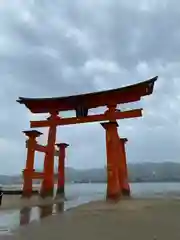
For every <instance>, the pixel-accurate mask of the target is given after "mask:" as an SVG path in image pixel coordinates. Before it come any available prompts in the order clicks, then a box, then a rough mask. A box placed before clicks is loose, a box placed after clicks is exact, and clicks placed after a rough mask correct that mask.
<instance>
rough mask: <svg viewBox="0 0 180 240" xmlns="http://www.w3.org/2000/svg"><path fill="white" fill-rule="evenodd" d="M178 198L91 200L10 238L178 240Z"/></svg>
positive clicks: (20, 229) (179, 205)
mask: <svg viewBox="0 0 180 240" xmlns="http://www.w3.org/2000/svg"><path fill="white" fill-rule="evenodd" d="M179 230H180V201H179V200H174V199H125V200H121V201H120V202H118V203H111V202H109V203H108V202H105V201H97V202H91V203H88V204H84V205H82V206H79V207H77V208H74V209H71V210H69V211H66V212H64V213H61V214H59V215H56V216H50V217H47V218H44V219H43V220H42V221H41V222H33V223H31V224H29V225H27V226H26V227H20V228H19V229H18V230H16V231H15V233H14V236H12V239H19V240H21V239H22V240H23V239H28V240H30V239H33V240H36V239H37V240H40V239H44V240H49V239H61V240H69V239H75V240H76V239H77V240H80V239H86V240H92V239H93V240H96V239H97V240H101V239H102V240H106V239H107V240H109V239H113V240H116V239H118V240H119V239H125V240H126V239H127V240H130V239H138V240H144V239H145V240H152V239H154V240H155V239H158V240H170V239H173V240H176V239H177V240H179V239H180V231H179Z"/></svg>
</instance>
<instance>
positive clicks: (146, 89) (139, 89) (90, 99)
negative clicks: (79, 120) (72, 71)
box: [17, 76, 158, 113]
mask: <svg viewBox="0 0 180 240" xmlns="http://www.w3.org/2000/svg"><path fill="white" fill-rule="evenodd" d="M157 78H158V77H157V76H156V77H153V78H151V79H149V80H147V81H144V82H140V83H137V84H134V85H130V86H127V87H122V88H117V89H112V90H106V91H101V92H94V93H87V94H81V95H74V96H68V97H53V98H24V97H19V99H18V100H17V102H19V103H20V104H24V105H25V106H26V107H27V108H28V109H29V110H30V111H31V112H32V113H48V112H50V111H53V110H54V111H68V110H76V109H77V108H78V107H80V106H81V107H84V108H86V109H91V108H97V107H100V106H107V105H114V104H123V103H129V102H135V101H139V100H140V99H141V97H143V96H146V95H150V94H152V92H153V87H154V83H155V81H156V80H157Z"/></svg>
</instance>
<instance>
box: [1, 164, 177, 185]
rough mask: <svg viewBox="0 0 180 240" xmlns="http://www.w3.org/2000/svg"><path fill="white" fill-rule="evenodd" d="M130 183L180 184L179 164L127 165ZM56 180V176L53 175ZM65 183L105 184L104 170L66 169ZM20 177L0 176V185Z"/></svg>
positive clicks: (20, 181)
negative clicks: (173, 182)
mask: <svg viewBox="0 0 180 240" xmlns="http://www.w3.org/2000/svg"><path fill="white" fill-rule="evenodd" d="M128 173H129V180H130V181H131V182H170V181H178V182H180V164H179V163H173V162H164V163H151V162H149V163H136V164H133V163H130V164H128ZM55 178H57V174H56V175H55ZM66 182H106V168H102V169H96V168H95V169H85V170H79V169H74V168H66ZM19 183H22V177H21V176H20V175H19V176H6V175H0V184H19Z"/></svg>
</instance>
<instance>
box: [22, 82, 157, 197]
mask: <svg viewBox="0 0 180 240" xmlns="http://www.w3.org/2000/svg"><path fill="white" fill-rule="evenodd" d="M157 78H158V77H154V78H152V79H149V80H147V81H144V82H141V83H138V84H134V85H130V86H127V87H122V88H117V89H112V90H108V91H102V92H95V93H88V94H81V95H75V96H68V97H58V98H24V97H20V98H19V100H17V102H19V103H20V104H24V105H25V106H26V107H27V108H28V109H29V110H30V111H31V112H32V113H37V114H38V113H49V114H50V116H49V117H48V118H47V120H42V121H31V122H30V126H31V128H42V127H49V134H48V140H47V145H46V146H44V147H43V152H44V153H45V159H44V172H43V173H42V176H41V177H42V179H43V183H42V188H41V196H52V195H53V188H54V152H55V143H56V129H57V126H63V125H71V124H78V123H79V124H80V123H88V122H103V121H105V122H103V123H101V125H102V126H103V128H104V129H105V132H106V150H107V199H119V197H120V195H121V194H122V193H126V194H129V185H128V182H127V181H128V180H127V164H126V158H125V148H124V144H125V142H126V139H124V140H123V139H120V138H119V136H118V131H117V127H118V124H117V122H116V120H117V119H126V118H135V117H141V116H142V109H132V110H128V111H120V110H118V109H117V105H118V104H125V103H130V102H136V101H139V100H140V99H141V98H142V97H143V96H146V95H150V94H152V92H153V88H154V83H155V81H156V80H157ZM102 106H106V107H107V110H106V111H105V112H104V113H102V114H96V115H89V114H88V110H89V109H93V108H97V107H102ZM70 110H75V111H76V116H74V117H71V118H63V117H61V116H59V112H62V111H70ZM31 132H33V134H31V137H30V138H31V140H29V141H31V142H32V141H34V140H32V139H35V138H36V137H37V136H39V135H40V133H39V132H37V131H31ZM25 133H26V134H27V132H25ZM28 134H29V133H28ZM32 135H33V136H32ZM29 144H30V143H29ZM31 144H32V145H33V143H31ZM31 144H30V145H31ZM64 146H65V145H64ZM31 147H32V146H31ZM39 150H40V149H39ZM41 150H42V149H41ZM62 159H63V161H64V153H63V157H62ZM29 162H30V164H26V169H25V170H24V172H26V176H27V177H26V179H31V181H30V180H26V181H24V191H26V194H27V195H28V191H29V192H30V191H31V190H32V178H33V176H32V169H33V162H34V155H33V153H32V152H31V153H29ZM60 168H61V167H60ZM62 168H63V171H64V164H63V165H62ZM39 177H40V176H39ZM28 181H29V182H28ZM25 185H27V186H26V187H25Z"/></svg>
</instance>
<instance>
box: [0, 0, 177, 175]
mask: <svg viewBox="0 0 180 240" xmlns="http://www.w3.org/2000/svg"><path fill="white" fill-rule="evenodd" d="M179 21H180V8H179V2H178V1H177V0H173V1H170V0H166V1H164V0H163V1H150V0H149V1H143V0H139V1H136V3H134V2H132V1H130V0H129V1H115V0H114V1H112V0H111V1H110V0H103V1H101V0H100V1H95V0H94V1H93V0H87V1H82V0H78V1H75V2H72V1H70V0H69V1H67V0H66V1H63V0H55V1H53V4H52V3H51V2H50V1H32V0H31V1H26V2H23V1H14V2H13V4H12V3H11V4H10V3H8V1H7V3H6V2H5V3H3V4H0V73H1V83H2V85H1V89H0V108H1V116H0V124H1V125H0V126H1V131H0V154H1V158H0V159H1V163H4V164H2V167H1V172H2V173H14V172H19V171H20V170H21V169H22V168H23V167H24V162H25V157H26V156H25V149H24V137H23V134H22V133H21V131H22V130H24V129H27V128H29V120H30V119H32V118H34V116H32V115H31V114H29V113H28V111H27V110H26V109H25V108H24V107H23V106H21V105H18V104H17V103H16V99H17V98H18V97H19V96H27V97H45V96H49V97H50V96H62V95H63V96H64V95H69V94H76V93H83V92H90V91H97V90H101V89H110V88H115V87H120V86H125V85H128V84H133V83H136V82H139V81H142V80H146V79H147V78H149V77H152V76H155V75H159V79H158V81H157V83H156V85H155V91H154V94H153V95H152V96H149V97H147V98H145V99H143V101H142V102H141V103H140V104H139V103H138V104H137V106H138V107H139V106H142V107H143V108H144V117H143V118H141V119H132V120H122V121H120V123H119V125H120V127H119V134H120V135H121V136H124V137H128V139H129V142H128V143H127V155H128V161H131V162H132V161H134V162H139V161H164V160H172V161H178V160H179V156H180V150H179V149H180V135H179V132H180V121H179V119H180V112H179V100H180V85H179V81H180V59H179V58H180V57H179V56H180V49H179V41H180V28H179V25H178V23H179ZM130 106H131V105H130ZM121 107H123V108H126V107H127V106H125V107H124V106H121ZM45 135H47V131H45ZM57 140H58V141H67V142H68V143H69V144H70V145H71V146H70V147H69V149H68V160H67V164H68V165H70V166H74V167H81V168H84V167H101V166H103V165H104V164H105V162H106V159H105V133H104V129H102V127H101V126H100V124H98V123H96V124H89V125H88V124H87V125H83V126H71V127H60V128H59V130H58V136H57ZM41 142H43V143H45V136H44V137H42V138H41ZM40 162H41V163H42V161H40ZM36 165H37V166H38V167H39V165H40V164H39V163H38V160H36Z"/></svg>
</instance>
